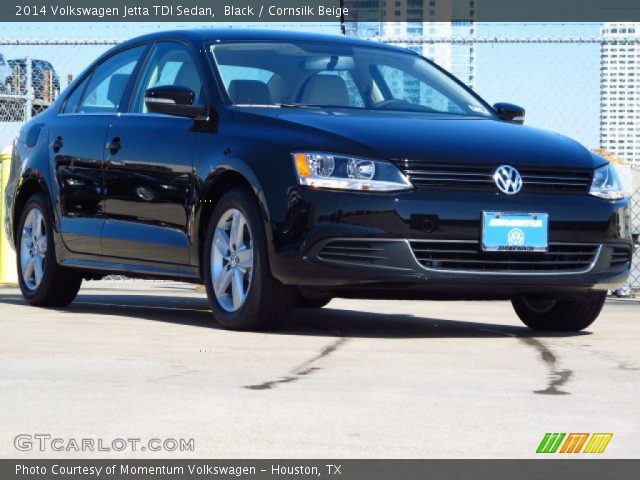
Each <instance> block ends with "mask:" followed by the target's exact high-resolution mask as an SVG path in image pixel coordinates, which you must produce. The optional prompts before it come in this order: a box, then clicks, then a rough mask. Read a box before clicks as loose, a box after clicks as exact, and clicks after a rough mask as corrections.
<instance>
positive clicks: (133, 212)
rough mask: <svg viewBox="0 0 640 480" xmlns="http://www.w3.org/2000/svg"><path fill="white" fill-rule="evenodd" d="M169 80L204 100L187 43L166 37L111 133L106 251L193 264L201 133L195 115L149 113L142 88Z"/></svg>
mask: <svg viewBox="0 0 640 480" xmlns="http://www.w3.org/2000/svg"><path fill="white" fill-rule="evenodd" d="M167 85H180V86H183V87H188V88H190V89H191V90H193V91H194V93H195V101H194V103H203V102H204V93H203V88H202V75H201V71H200V70H199V67H198V64H197V62H196V59H195V57H194V52H193V51H192V50H191V49H190V47H189V46H187V45H183V44H182V43H178V42H171V41H162V42H158V43H156V44H155V45H154V46H153V47H152V50H151V52H150V54H149V57H148V59H147V61H146V62H145V67H144V69H143V70H142V71H141V74H140V76H139V79H138V82H137V85H136V88H135V90H134V92H133V95H132V98H131V103H130V109H129V111H128V112H126V113H123V114H122V115H121V116H119V117H118V118H117V119H116V121H115V122H114V124H113V126H112V127H111V129H110V131H109V135H108V143H109V144H110V145H111V147H112V148H110V149H107V153H106V154H107V156H106V164H105V167H106V168H105V187H106V189H105V192H106V195H105V214H106V222H105V226H104V229H103V234H102V252H103V254H105V255H110V256H117V257H121V258H129V259H137V260H147V261H153V262H161V263H166V264H175V265H188V264H189V250H190V239H189V234H188V226H189V218H190V215H191V210H192V206H193V199H194V187H195V182H194V175H193V155H194V149H195V144H196V138H197V136H198V133H197V132H196V131H195V130H194V121H193V119H189V118H183V117H175V116H170V115H163V114H156V113H151V112H148V111H147V109H146V107H145V104H144V92H145V91H146V90H147V89H148V88H151V87H155V86H167Z"/></svg>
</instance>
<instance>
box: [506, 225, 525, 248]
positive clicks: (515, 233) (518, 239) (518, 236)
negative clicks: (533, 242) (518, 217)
mask: <svg viewBox="0 0 640 480" xmlns="http://www.w3.org/2000/svg"><path fill="white" fill-rule="evenodd" d="M507 243H508V244H509V246H510V247H521V246H522V245H524V232H523V231H522V230H520V229H519V228H512V229H511V230H509V233H508V234H507Z"/></svg>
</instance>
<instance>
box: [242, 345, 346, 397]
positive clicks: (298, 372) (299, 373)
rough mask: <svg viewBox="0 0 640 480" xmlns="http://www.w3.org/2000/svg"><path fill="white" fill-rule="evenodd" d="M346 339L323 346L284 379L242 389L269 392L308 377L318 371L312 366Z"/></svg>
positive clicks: (317, 368)
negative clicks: (279, 386)
mask: <svg viewBox="0 0 640 480" xmlns="http://www.w3.org/2000/svg"><path fill="white" fill-rule="evenodd" d="M347 341H348V339H347V338H345V337H340V338H337V339H335V340H334V341H333V342H331V343H330V344H328V345H327V346H325V347H324V348H323V349H322V350H320V352H319V353H318V354H317V355H314V356H313V357H311V358H310V359H309V360H306V361H305V362H303V363H301V364H300V365H298V366H297V367H295V368H293V369H292V370H291V373H290V375H287V376H285V377H281V378H279V379H278V380H271V381H269V382H263V383H258V384H255V385H245V386H244V387H243V388H246V389H248V390H270V389H272V388H274V387H276V386H278V385H280V384H283V383H291V382H295V381H296V380H299V379H301V378H302V377H304V376H307V375H310V374H312V373H313V372H316V371H318V370H320V367H316V366H314V365H313V364H314V363H316V362H318V361H319V360H322V359H323V358H325V357H327V356H329V355H331V354H332V353H333V352H335V351H336V350H338V349H339V348H340V347H341V346H342V345H344V344H345V343H347Z"/></svg>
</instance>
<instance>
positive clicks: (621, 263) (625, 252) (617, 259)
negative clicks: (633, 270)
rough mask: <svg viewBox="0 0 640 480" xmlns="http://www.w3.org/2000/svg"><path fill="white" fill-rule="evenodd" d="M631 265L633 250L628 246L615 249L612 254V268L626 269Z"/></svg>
mask: <svg viewBox="0 0 640 480" xmlns="http://www.w3.org/2000/svg"><path fill="white" fill-rule="evenodd" d="M630 263H631V248H630V247H629V246H628V245H620V246H616V247H613V251H612V252H611V268H620V267H626V266H627V265H628V264H630Z"/></svg>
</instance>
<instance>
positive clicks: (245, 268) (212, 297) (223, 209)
mask: <svg viewBox="0 0 640 480" xmlns="http://www.w3.org/2000/svg"><path fill="white" fill-rule="evenodd" d="M238 214H239V215H238ZM234 221H235V222H237V223H236V225H240V227H241V228H239V227H238V228H236V229H235V232H238V233H234ZM227 229H228V230H227ZM216 232H217V233H216ZM214 240H215V246H214ZM225 242H226V243H225ZM219 246H220V247H221V248H219ZM249 250H250V252H251V254H249V253H248V252H249ZM202 268H203V270H204V280H205V281H204V284H205V288H206V290H207V297H208V298H209V303H210V304H211V309H212V310H213V316H214V318H215V319H216V321H217V322H218V323H220V324H221V325H222V326H224V327H225V328H229V329H233V330H268V329H273V328H275V327H277V326H278V325H279V324H280V323H281V322H282V321H283V320H284V319H285V318H286V317H287V315H288V314H289V312H290V311H291V308H292V307H293V305H294V303H295V300H296V297H297V291H296V289H295V287H290V286H286V285H283V284H282V283H280V282H279V281H278V280H276V279H275V278H273V276H272V275H271V271H270V269H269V258H268V250H267V237H266V234H265V230H264V222H263V220H262V216H261V215H260V210H259V207H258V203H257V201H256V200H255V197H254V196H253V194H252V192H251V191H250V190H249V189H246V188H235V189H233V190H230V191H229V192H227V193H226V194H225V195H224V196H223V197H222V198H221V199H220V201H219V202H218V203H217V205H216V206H215V208H214V210H213V213H212V214H211V220H210V222H209V226H208V228H207V235H206V239H205V246H204V259H203V265H202ZM214 283H215V285H216V286H217V293H216V287H214ZM240 293H242V294H243V295H240ZM240 300H241V301H240Z"/></svg>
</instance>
